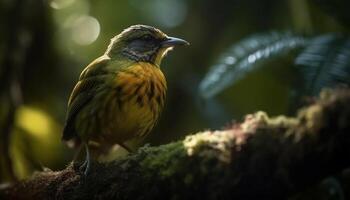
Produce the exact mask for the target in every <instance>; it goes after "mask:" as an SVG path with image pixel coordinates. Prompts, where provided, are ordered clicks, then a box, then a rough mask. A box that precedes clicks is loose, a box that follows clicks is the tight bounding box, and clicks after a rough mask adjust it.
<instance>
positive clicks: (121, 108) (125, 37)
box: [63, 25, 187, 173]
mask: <svg viewBox="0 0 350 200" xmlns="http://www.w3.org/2000/svg"><path fill="white" fill-rule="evenodd" d="M186 43H187V42H185V41H184V40H181V39H176V38H171V37H168V36H166V35H165V34H164V33H162V32H161V31H159V30H158V29H155V28H153V27H150V26H145V25H135V26H131V27H129V28H128V29H126V30H124V31H123V32H122V33H121V34H119V35H117V36H116V37H114V38H113V39H112V40H111V44H110V45H109V46H108V49H107V51H106V53H105V54H104V55H103V56H101V57H99V58H97V59H96V60H95V61H93V62H92V63H91V64H89V65H88V66H87V67H86V68H85V69H84V70H83V72H82V73H81V75H80V77H79V81H78V83H77V84H76V85H75V87H74V89H73V91H72V93H71V96H70V98H69V101H68V112H67V119H66V124H65V127H64V131H63V140H66V141H74V143H76V144H77V143H78V144H79V143H81V142H83V143H84V144H85V145H86V147H88V143H89V142H94V143H97V144H99V146H100V149H106V150H108V148H109V147H110V146H112V145H114V144H120V145H122V146H124V142H125V141H127V140H130V139H133V138H142V137H145V136H146V135H147V134H148V133H149V132H150V131H151V130H152V128H153V127H154V125H155V124H156V122H157V120H158V119H159V116H160V113H161V111H162V109H163V106H164V101H165V94H166V89H167V86H166V80H165V77H164V75H163V73H162V71H161V70H160V63H161V60H162V58H163V56H164V55H165V54H166V52H167V51H168V50H169V49H171V48H172V47H173V46H175V45H179V44H182V45H183V44H186ZM87 151H88V149H87ZM87 153H88V152H87ZM87 156H89V154H87ZM87 161H89V158H87ZM87 164H88V166H87V169H86V173H87V171H88V167H89V162H87Z"/></svg>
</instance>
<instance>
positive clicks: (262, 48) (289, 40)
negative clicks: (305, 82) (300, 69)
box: [199, 32, 308, 98]
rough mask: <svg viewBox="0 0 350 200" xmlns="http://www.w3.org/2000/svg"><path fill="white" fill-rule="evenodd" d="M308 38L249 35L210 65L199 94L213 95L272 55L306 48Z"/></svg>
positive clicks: (274, 33)
mask: <svg viewBox="0 0 350 200" xmlns="http://www.w3.org/2000/svg"><path fill="white" fill-rule="evenodd" d="M307 41H308V39H306V38H305V37H303V36H299V35H295V34H293V33H291V32H269V33H264V34H257V35H253V36H250V37H248V38H246V39H244V40H242V41H241V42H239V43H237V44H235V45H233V46H232V47H231V48H229V49H228V51H227V52H226V53H224V54H223V55H222V56H221V57H220V59H219V61H218V62H217V63H216V64H214V65H213V66H212V67H211V70H210V71H209V72H208V73H207V75H206V76H205V78H204V79H203V80H202V81H201V83H200V86H199V92H200V95H201V96H202V97H204V98H211V97H213V96H215V95H216V94H218V93H219V92H221V91H223V90H224V89H225V88H227V87H229V86H232V85H233V84H235V83H236V82H237V81H239V80H241V79H243V78H244V77H246V76H247V75H249V73H250V72H252V71H254V70H256V69H257V68H259V67H261V66H263V65H262V64H263V63H264V62H265V61H267V60H270V59H272V58H276V57H281V56H284V55H285V54H287V53H288V52H290V51H292V50H295V49H298V48H300V47H304V46H305V45H306V44H307Z"/></svg>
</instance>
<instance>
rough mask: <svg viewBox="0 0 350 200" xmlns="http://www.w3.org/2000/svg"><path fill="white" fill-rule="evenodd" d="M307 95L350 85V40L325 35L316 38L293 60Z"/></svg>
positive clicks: (338, 36)
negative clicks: (326, 88) (328, 88)
mask: <svg viewBox="0 0 350 200" xmlns="http://www.w3.org/2000/svg"><path fill="white" fill-rule="evenodd" d="M295 63H296V65H297V66H298V67H299V69H300V71H301V75H302V76H303V78H304V82H305V92H306V93H307V94H312V95H315V94H318V93H319V92H320V91H321V89H322V88H324V87H334V86H336V85H338V84H346V85H349V84H350V38H348V37H344V36H340V35H336V34H327V35H321V36H319V37H316V38H315V39H313V40H312V41H311V42H310V45H309V46H308V47H307V48H305V50H304V51H303V52H301V53H300V55H299V56H298V57H297V59H296V60H295Z"/></svg>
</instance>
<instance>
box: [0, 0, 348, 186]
mask: <svg viewBox="0 0 350 200" xmlns="http://www.w3.org/2000/svg"><path fill="white" fill-rule="evenodd" d="M315 2H316V3H315ZM347 5H348V2H347V0H336V1H333V0H288V1H278V0H264V1H261V0H244V1H243V0H232V1H227V0H217V1H210V0H125V1H114V0H104V1H93V0H49V1H35V0H13V1H6V0H2V1H0V16H1V18H0V22H1V23H0V24H1V26H0V36H1V38H2V40H0V86H1V87H3V88H5V89H4V90H1V91H0V93H1V95H0V125H1V124H5V125H6V124H7V120H8V117H7V116H8V113H9V110H11V109H9V108H10V106H9V105H11V103H13V102H12V100H10V99H11V98H9V97H10V91H11V88H13V87H14V85H15V84H13V82H12V80H14V78H13V77H15V78H16V80H17V81H15V82H16V83H17V84H18V88H19V89H20V90H19V91H21V94H22V95H21V96H22V99H23V101H22V103H20V104H19V105H18V106H15V107H16V108H15V109H13V110H14V112H12V114H13V119H14V122H13V125H14V127H13V129H12V131H11V134H10V138H9V141H7V140H5V138H4V135H5V134H3V133H4V130H0V132H1V136H0V137H1V138H0V140H1V141H2V143H4V144H6V145H5V146H8V147H9V149H10V152H9V153H10V156H11V158H12V161H13V165H14V169H15V170H14V171H15V174H16V176H17V177H19V178H24V177H26V176H28V175H29V174H31V173H32V172H33V171H34V170H40V169H41V168H43V167H48V168H51V169H54V170H56V169H62V168H63V167H64V166H65V165H67V163H68V162H69V161H70V160H71V159H72V157H73V154H74V151H73V150H70V149H68V148H67V147H66V146H65V145H64V144H62V143H61V141H60V134H61V130H62V125H63V123H64V118H65V112H66V103H67V99H68V96H69V94H70V91H71V90H72V88H73V86H74V84H75V82H76V80H77V78H78V76H79V73H80V72H81V70H82V69H83V68H84V67H85V66H86V65H87V64H89V63H90V62H91V61H92V60H93V59H95V58H96V57H98V56H100V55H102V54H103V53H104V51H105V49H106V47H107V45H108V43H109V40H110V38H112V37H113V36H115V34H117V33H119V32H120V31H121V30H123V29H124V28H126V27H128V26H130V25H132V24H148V25H152V26H155V27H158V28H160V29H161V30H163V31H164V32H165V33H167V34H169V35H171V36H178V37H181V38H184V39H186V40H188V41H189V42H190V43H191V46H190V47H189V48H181V49H175V50H174V52H171V53H170V54H169V56H168V57H167V58H166V59H165V60H164V61H163V63H162V70H163V71H164V73H165V75H166V77H167V80H168V85H169V90H168V95H167V102H166V107H165V110H164V112H163V114H162V117H161V120H160V121H159V123H158V125H157V127H156V128H155V130H154V131H153V133H152V134H151V135H150V137H148V138H147V139H146V143H151V144H152V145H157V144H162V143H166V142H170V141H171V140H177V139H179V138H181V137H184V135H187V134H189V133H191V132H195V131H198V130H202V129H207V128H219V127H221V126H223V125H225V123H229V122H230V121H231V120H232V119H234V120H240V119H241V118H242V117H243V116H244V115H245V114H247V113H251V112H254V111H257V110H265V111H266V112H268V113H270V114H271V115H277V114H286V113H288V112H289V111H290V107H291V106H292V107H293V106H294V107H295V105H296V101H295V98H296V96H298V95H300V94H310V92H309V91H308V90H312V91H313V92H315V93H316V92H317V91H318V90H319V89H320V88H321V87H323V86H329V85H333V82H338V81H339V80H341V81H342V82H344V83H346V82H347V83H348V81H349V77H348V75H349V40H348V39H347V38H348V33H349V29H348V22H349V20H348V19H349V12H348V11H347V8H349V6H347ZM27 8H31V9H27ZM271 30H275V31H274V32H271ZM279 30H287V31H279ZM333 33H341V34H333ZM247 36H248V37H247ZM244 38H246V39H244ZM327 38H328V39H327ZM22 44H25V45H22ZM230 47H231V48H230ZM5 58H11V59H12V58H20V60H21V62H13V60H10V61H11V62H10V63H15V65H14V64H12V65H8V64H6V62H4V60H6V59H5ZM14 60H16V59H14ZM10 66H17V67H16V68H13V67H10ZM210 66H212V67H210ZM215 66H216V67H215ZM13 69H16V70H13ZM17 69H19V70H17ZM209 69H210V71H209V73H213V74H214V78H215V76H216V77H219V78H217V79H215V81H212V82H210V84H208V83H206V84H208V85H207V86H205V84H204V83H202V86H201V87H200V91H201V94H202V96H206V97H210V96H213V95H216V94H217V96H216V98H209V99H207V100H205V101H203V99H201V98H200V97H199V96H198V89H199V88H198V87H199V85H200V82H201V80H202V79H203V77H207V78H205V79H204V80H208V77H210V76H212V75H213V74H212V75H207V76H205V74H206V73H207V71H208V70H209ZM6 70H9V71H11V73H8V72H6ZM12 74H14V75H15V76H13V75H12ZM215 74H216V75H215ZM203 84H204V86H203ZM302 86H305V87H306V89H307V90H306V91H307V92H306V91H304V88H303V87H302ZM15 88H16V87H15ZM225 88H226V89H225ZM223 89H225V91H224V92H221V93H220V91H222V90H223ZM304 92H305V93H304ZM0 127H1V129H3V126H2V125H1V126H0ZM0 146H1V144H0ZM1 154H3V152H1ZM5 166H6V161H4V159H3V157H2V158H1V159H0V182H2V181H7V180H10V177H9V171H8V169H6V167H5Z"/></svg>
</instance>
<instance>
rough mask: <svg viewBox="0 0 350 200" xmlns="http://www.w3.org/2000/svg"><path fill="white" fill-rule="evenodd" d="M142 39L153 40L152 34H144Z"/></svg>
mask: <svg viewBox="0 0 350 200" xmlns="http://www.w3.org/2000/svg"><path fill="white" fill-rule="evenodd" d="M142 39H143V40H151V39H152V36H150V35H144V36H142Z"/></svg>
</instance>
